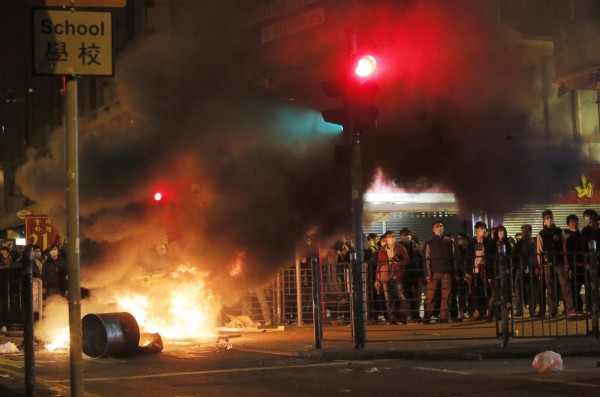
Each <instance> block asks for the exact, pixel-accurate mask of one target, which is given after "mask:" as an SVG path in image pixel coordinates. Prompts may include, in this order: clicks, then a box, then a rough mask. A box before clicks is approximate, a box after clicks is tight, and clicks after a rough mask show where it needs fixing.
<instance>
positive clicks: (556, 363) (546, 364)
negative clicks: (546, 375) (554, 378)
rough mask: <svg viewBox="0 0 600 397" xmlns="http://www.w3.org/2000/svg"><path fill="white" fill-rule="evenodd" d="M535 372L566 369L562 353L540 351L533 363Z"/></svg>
mask: <svg viewBox="0 0 600 397" xmlns="http://www.w3.org/2000/svg"><path fill="white" fill-rule="evenodd" d="M531 367H532V368H533V371H534V372H538V373H542V372H559V371H563V370H564V366H563V360H562V357H561V356H560V354H558V353H556V352H553V351H550V350H548V351H545V352H543V353H539V354H537V355H536V356H535V358H534V359H533V363H532V364H531Z"/></svg>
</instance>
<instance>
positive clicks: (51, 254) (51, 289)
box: [42, 245, 67, 299]
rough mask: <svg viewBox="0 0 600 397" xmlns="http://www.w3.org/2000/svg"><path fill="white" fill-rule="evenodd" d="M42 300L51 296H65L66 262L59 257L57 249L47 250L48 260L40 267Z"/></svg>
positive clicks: (55, 247)
mask: <svg viewBox="0 0 600 397" xmlns="http://www.w3.org/2000/svg"><path fill="white" fill-rule="evenodd" d="M42 282H43V290H42V292H43V294H44V299H45V298H46V297H49V296H51V295H60V296H66V295H67V262H66V261H65V259H64V258H63V257H62V256H61V255H59V253H58V247H57V246H56V245H51V246H50V247H49V248H48V258H47V259H46V260H45V261H44V263H43V265H42Z"/></svg>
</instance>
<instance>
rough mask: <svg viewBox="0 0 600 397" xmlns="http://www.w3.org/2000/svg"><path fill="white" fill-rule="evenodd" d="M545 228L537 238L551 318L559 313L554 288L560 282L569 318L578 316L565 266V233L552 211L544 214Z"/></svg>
mask: <svg viewBox="0 0 600 397" xmlns="http://www.w3.org/2000/svg"><path fill="white" fill-rule="evenodd" d="M542 218H543V220H544V227H543V228H542V230H540V232H539V233H538V236H537V249H536V252H537V255H538V258H537V259H538V266H539V269H540V270H541V271H542V272H543V274H544V278H545V279H546V291H547V292H548V310H549V313H548V314H549V315H550V317H556V316H557V314H558V312H557V310H558V307H557V306H558V296H557V294H556V289H555V287H554V285H555V282H558V285H559V288H560V290H561V292H562V294H563V297H564V300H565V308H566V312H567V316H576V315H577V312H576V311H575V309H574V308H573V295H572V294H571V288H569V283H567V272H568V271H569V269H568V264H565V260H564V259H565V258H564V256H565V251H564V241H565V233H564V232H563V231H562V229H561V228H559V227H557V226H556V225H555V224H554V215H553V214H552V211H550V210H545V211H544V212H543V213H542Z"/></svg>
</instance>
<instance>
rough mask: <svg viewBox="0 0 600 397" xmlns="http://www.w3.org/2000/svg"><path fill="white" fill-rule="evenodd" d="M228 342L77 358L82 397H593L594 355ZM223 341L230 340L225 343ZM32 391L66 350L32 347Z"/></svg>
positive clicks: (6, 382)
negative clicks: (244, 346)
mask: <svg viewBox="0 0 600 397" xmlns="http://www.w3.org/2000/svg"><path fill="white" fill-rule="evenodd" d="M227 347H228V345H226V344H220V345H216V344H215V345H211V344H205V345H197V346H167V347H166V348H165V350H164V351H163V352H162V353H160V354H156V355H141V356H131V357H122V358H106V359H97V360H91V359H88V358H85V359H84V377H85V382H84V390H85V394H86V395H88V396H128V397H137V396H143V397H154V396H160V397H163V396H181V397H188V396H189V397H192V396H218V397H233V396H235V397H239V396H244V397H253V396H257V397H258V396H260V397H264V396H292V397H293V396H302V397H306V396H337V395H355V396H386V395H390V396H394V395H403V396H465V395H469V396H528V397H529V396H549V395H560V396H597V395H600V367H598V360H599V359H598V358H597V357H568V358H565V359H564V365H565V370H564V371H562V372H557V373H551V374H548V373H546V374H536V373H533V371H532V368H531V363H532V360H531V359H507V360H498V359H496V360H482V361H465V360H458V361H431V360H429V361H418V360H390V359H385V360H383V359H382V360H371V361H359V360H340V361H318V360H314V359H302V358H298V357H292V356H283V355H273V354H266V353H262V352H249V351H243V350H238V349H237V348H235V347H234V348H231V349H228V348H227ZM229 347H230V346H229ZM22 365H23V356H22V355H21V354H14V355H2V356H0V396H2V397H12V396H23V395H24V393H23V389H24V388H23V384H24V379H23V369H22ZM36 379H37V382H38V384H39V385H40V387H38V389H37V391H38V393H37V395H38V396H43V397H45V396H56V397H59V396H69V395H70V394H69V355H68V354H67V353H58V354H57V353H50V352H38V353H37V354H36Z"/></svg>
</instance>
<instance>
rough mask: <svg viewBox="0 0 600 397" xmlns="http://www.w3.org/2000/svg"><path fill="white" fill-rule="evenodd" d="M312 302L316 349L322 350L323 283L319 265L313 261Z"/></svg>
mask: <svg viewBox="0 0 600 397" xmlns="http://www.w3.org/2000/svg"><path fill="white" fill-rule="evenodd" d="M311 268H312V296H313V297H312V298H313V299H312V301H313V326H314V331H315V349H321V341H322V339H323V323H322V321H323V319H322V312H321V294H320V293H319V291H320V289H321V283H320V278H319V273H320V272H319V264H318V263H317V262H316V261H314V260H313V261H312V266H311Z"/></svg>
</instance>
